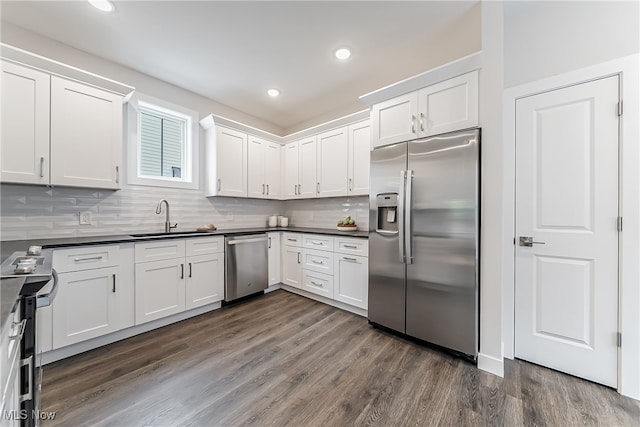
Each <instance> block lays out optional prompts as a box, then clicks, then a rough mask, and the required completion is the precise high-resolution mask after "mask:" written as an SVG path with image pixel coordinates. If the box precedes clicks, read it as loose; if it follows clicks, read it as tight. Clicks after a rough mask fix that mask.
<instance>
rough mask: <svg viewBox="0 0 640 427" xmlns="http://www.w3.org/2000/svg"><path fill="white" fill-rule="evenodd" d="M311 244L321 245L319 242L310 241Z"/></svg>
mask: <svg viewBox="0 0 640 427" xmlns="http://www.w3.org/2000/svg"><path fill="white" fill-rule="evenodd" d="M311 243H312V244H314V245H322V242H320V241H318V240H312V241H311Z"/></svg>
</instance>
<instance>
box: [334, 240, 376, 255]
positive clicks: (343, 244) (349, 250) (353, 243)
mask: <svg viewBox="0 0 640 427" xmlns="http://www.w3.org/2000/svg"><path fill="white" fill-rule="evenodd" d="M335 252H336V253H341V254H348V255H360V256H369V239H354V238H353V237H336V240H335Z"/></svg>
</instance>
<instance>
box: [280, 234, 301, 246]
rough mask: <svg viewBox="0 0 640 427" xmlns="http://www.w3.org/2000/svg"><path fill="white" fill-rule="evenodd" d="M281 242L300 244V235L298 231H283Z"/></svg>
mask: <svg viewBox="0 0 640 427" xmlns="http://www.w3.org/2000/svg"><path fill="white" fill-rule="evenodd" d="M282 243H283V244H285V245H287V246H297V247H300V246H302V235H301V234H298V233H283V234H282Z"/></svg>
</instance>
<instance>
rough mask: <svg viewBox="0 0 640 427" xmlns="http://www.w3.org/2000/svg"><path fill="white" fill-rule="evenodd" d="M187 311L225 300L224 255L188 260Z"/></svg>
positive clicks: (203, 256)
mask: <svg viewBox="0 0 640 427" xmlns="http://www.w3.org/2000/svg"><path fill="white" fill-rule="evenodd" d="M186 270H187V272H186V275H187V282H186V308H187V310H189V309H192V308H196V307H200V306H202V305H206V304H211V303H214V302H217V301H221V300H222V299H223V298H224V253H217V254H211V255H197V256H192V257H189V258H187V265H186Z"/></svg>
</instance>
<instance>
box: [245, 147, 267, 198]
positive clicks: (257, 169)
mask: <svg viewBox="0 0 640 427" xmlns="http://www.w3.org/2000/svg"><path fill="white" fill-rule="evenodd" d="M248 144H249V148H248V160H247V162H248V163H247V197H257V198H265V197H267V189H266V182H265V179H264V170H265V161H264V160H265V158H264V157H265V146H266V141H264V140H262V139H260V138H256V137H253V136H249V142H248Z"/></svg>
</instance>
